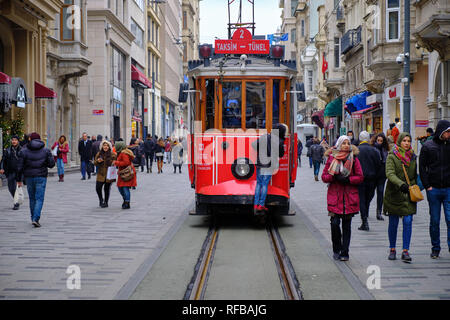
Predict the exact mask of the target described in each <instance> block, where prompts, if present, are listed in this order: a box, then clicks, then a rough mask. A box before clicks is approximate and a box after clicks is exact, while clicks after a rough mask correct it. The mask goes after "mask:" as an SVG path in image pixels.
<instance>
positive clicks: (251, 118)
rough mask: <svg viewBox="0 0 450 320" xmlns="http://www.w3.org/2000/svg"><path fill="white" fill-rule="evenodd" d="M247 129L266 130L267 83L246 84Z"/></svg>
mask: <svg viewBox="0 0 450 320" xmlns="http://www.w3.org/2000/svg"><path fill="white" fill-rule="evenodd" d="M245 91H246V99H245V100H246V107H245V127H246V128H247V129H248V128H253V129H264V128H265V127H266V83H265V82H247V83H246V88H245Z"/></svg>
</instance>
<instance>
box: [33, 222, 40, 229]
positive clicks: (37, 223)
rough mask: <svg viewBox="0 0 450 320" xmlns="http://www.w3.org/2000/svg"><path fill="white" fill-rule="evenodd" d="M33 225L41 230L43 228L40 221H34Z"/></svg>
mask: <svg viewBox="0 0 450 320" xmlns="http://www.w3.org/2000/svg"><path fill="white" fill-rule="evenodd" d="M32 224H33V226H34V227H35V228H39V227H40V226H41V225H40V224H39V222H38V221H33V222H32Z"/></svg>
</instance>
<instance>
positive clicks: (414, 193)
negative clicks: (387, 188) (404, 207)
mask: <svg viewBox="0 0 450 320" xmlns="http://www.w3.org/2000/svg"><path fill="white" fill-rule="evenodd" d="M402 168H403V172H404V174H405V178H406V182H407V183H408V186H409V197H410V198H411V201H412V202H420V201H422V200H423V199H424V198H423V194H422V192H421V191H420V188H419V186H418V185H417V184H415V185H411V183H410V181H409V177H408V173H407V172H406V168H405V165H404V164H403V163H402Z"/></svg>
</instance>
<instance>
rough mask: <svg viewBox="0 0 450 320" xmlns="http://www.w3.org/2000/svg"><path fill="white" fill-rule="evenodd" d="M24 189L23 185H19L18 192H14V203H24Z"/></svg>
mask: <svg viewBox="0 0 450 320" xmlns="http://www.w3.org/2000/svg"><path fill="white" fill-rule="evenodd" d="M23 198H24V195H23V189H22V187H17V188H16V192H15V193H14V203H18V204H22V203H23Z"/></svg>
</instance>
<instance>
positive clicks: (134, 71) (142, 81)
mask: <svg viewBox="0 0 450 320" xmlns="http://www.w3.org/2000/svg"><path fill="white" fill-rule="evenodd" d="M131 80H132V81H133V82H134V83H135V84H137V85H139V86H141V87H144V88H145V89H149V88H151V87H152V83H151V82H150V80H148V79H147V77H146V76H145V75H144V74H143V73H142V72H141V71H139V69H138V68H136V67H135V66H133V65H131Z"/></svg>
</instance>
